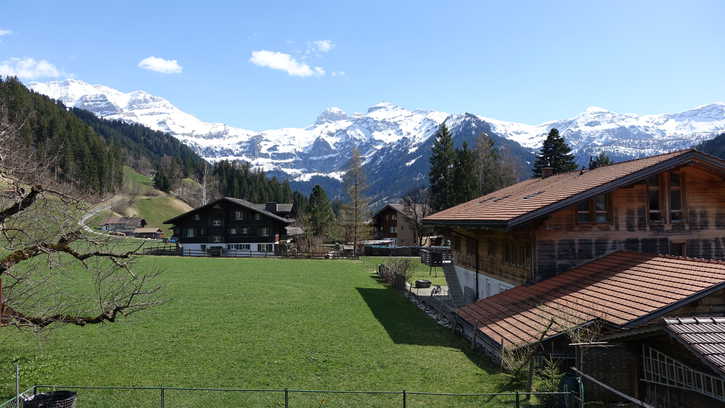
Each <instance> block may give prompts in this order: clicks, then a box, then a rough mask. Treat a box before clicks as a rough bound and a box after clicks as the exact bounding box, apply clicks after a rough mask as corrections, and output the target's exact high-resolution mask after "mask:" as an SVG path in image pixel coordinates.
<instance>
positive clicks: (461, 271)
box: [454, 265, 514, 303]
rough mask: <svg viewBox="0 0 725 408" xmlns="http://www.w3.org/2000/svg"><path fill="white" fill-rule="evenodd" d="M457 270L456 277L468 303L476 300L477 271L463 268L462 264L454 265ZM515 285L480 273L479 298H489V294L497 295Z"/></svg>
mask: <svg viewBox="0 0 725 408" xmlns="http://www.w3.org/2000/svg"><path fill="white" fill-rule="evenodd" d="M454 268H455V271H456V277H457V278H458V282H459V283H460V285H461V289H462V290H463V296H464V299H465V301H466V303H472V302H474V301H476V300H477V299H476V272H474V271H471V270H468V269H466V268H463V267H461V266H458V265H455V266H454ZM513 287H514V286H513V285H511V284H509V283H506V282H503V281H501V280H498V279H496V278H493V277H491V276H488V275H485V274H483V273H479V274H478V299H483V298H487V297H489V296H493V295H496V294H498V293H501V292H503V291H505V290H508V289H511V288H513Z"/></svg>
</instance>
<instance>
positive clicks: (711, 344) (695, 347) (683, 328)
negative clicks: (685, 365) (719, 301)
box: [665, 317, 725, 374]
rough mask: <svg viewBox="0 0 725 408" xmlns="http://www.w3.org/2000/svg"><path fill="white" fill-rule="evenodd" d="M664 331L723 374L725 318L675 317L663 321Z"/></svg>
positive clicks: (724, 365) (724, 366)
mask: <svg viewBox="0 0 725 408" xmlns="http://www.w3.org/2000/svg"><path fill="white" fill-rule="evenodd" d="M665 330H666V331H667V332H668V333H669V334H670V335H671V336H672V337H674V338H676V339H677V340H679V341H680V342H681V343H682V344H683V345H685V346H686V347H687V348H689V349H690V350H692V351H693V352H694V353H695V354H697V355H698V356H699V357H700V358H701V359H702V360H703V361H705V363H707V364H709V365H710V366H712V367H713V368H714V369H715V370H717V371H718V372H720V373H722V374H725V317H676V318H666V319H665Z"/></svg>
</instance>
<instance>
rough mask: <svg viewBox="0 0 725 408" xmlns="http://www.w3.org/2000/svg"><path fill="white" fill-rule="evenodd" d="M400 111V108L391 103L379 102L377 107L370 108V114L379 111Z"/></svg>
mask: <svg viewBox="0 0 725 408" xmlns="http://www.w3.org/2000/svg"><path fill="white" fill-rule="evenodd" d="M393 109H400V106H398V105H396V104H394V103H391V102H385V101H383V102H378V103H376V104H375V105H373V106H371V107H369V108H368V113H371V112H375V111H379V110H393Z"/></svg>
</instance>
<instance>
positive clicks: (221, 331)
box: [0, 257, 506, 407]
mask: <svg viewBox="0 0 725 408" xmlns="http://www.w3.org/2000/svg"><path fill="white" fill-rule="evenodd" d="M375 264H376V262H375V260H365V261H347V260H279V259H210V258H181V257H142V258H141V259H140V261H139V264H138V265H137V269H138V270H150V269H152V268H161V269H162V270H163V274H162V278H161V279H162V281H163V285H164V295H163V296H164V298H165V299H166V300H167V302H166V303H165V304H163V305H161V306H158V307H156V308H155V309H152V310H148V311H145V312H141V313H138V314H135V315H132V316H130V317H128V318H124V319H121V320H120V321H119V322H118V323H115V324H105V325H102V326H93V327H58V328H55V329H51V330H48V331H46V332H43V333H41V334H39V335H35V334H32V333H29V332H21V331H17V330H12V329H7V328H5V329H0V374H1V376H0V379H1V380H0V386H1V387H2V388H0V389H1V390H2V393H1V394H2V395H3V396H8V395H9V394H11V393H12V391H11V390H12V384H13V366H12V363H13V361H19V362H20V364H21V365H22V367H23V381H22V382H23V386H24V387H28V386H30V385H33V384H37V383H46V384H65V385H117V386H129V385H134V386H158V385H161V384H163V385H165V386H181V387H224V388H262V389H270V388H274V389H281V388H285V387H289V388H297V389H332V390H388V391H400V390H403V389H405V390H409V391H430V392H434V391H436V392H459V393H481V392H494V391H498V390H499V389H500V387H501V386H502V384H504V383H505V382H506V378H505V376H504V375H503V374H499V373H497V371H496V369H494V368H492V367H491V366H489V365H488V364H487V363H486V362H485V361H484V360H483V359H482V358H481V357H479V356H478V355H476V354H473V353H471V352H470V351H469V349H468V346H467V344H466V342H465V341H463V340H462V339H461V338H459V337H457V336H455V335H454V334H453V333H452V332H451V331H450V330H448V329H445V328H443V327H441V326H439V325H437V324H436V323H435V322H434V321H433V320H431V319H429V318H428V317H427V316H426V315H425V314H424V313H423V312H422V311H420V310H419V309H418V308H416V307H415V306H414V305H413V304H411V303H410V302H408V301H407V300H406V299H405V298H404V297H403V296H402V295H401V294H400V293H398V292H396V291H394V290H392V289H388V288H386V287H384V286H383V285H381V284H380V283H378V282H377V281H376V280H375V279H374V277H373V266H374V265H375ZM79 398H80V399H79V401H83V403H82V406H94V407H105V406H108V407H111V406H112V407H126V406H128V407H132V406H133V407H139V406H143V407H146V406H148V407H157V406H158V396H157V394H155V393H154V394H149V392H148V391H138V392H127V391H123V392H121V391H118V392H105V393H104V392H100V391H82V392H81V394H80V396H79ZM166 398H167V400H166V401H167V402H166V406H168V407H175V406H188V407H195V406H209V405H217V404H218V405H219V406H248V405H240V404H246V403H249V404H251V405H250V406H280V401H281V397H280V395H279V394H240V393H225V394H223V395H222V394H212V393H204V392H196V393H194V392H187V393H182V392H180V391H176V392H169V393H168V394H167V397H166ZM294 398H295V400H294V401H296V403H295V404H294V405H290V406H304V407H307V406H315V407H319V406H351V407H352V406H362V407H364V406H400V400H399V398H398V397H392V396H375V397H371V396H366V397H362V396H344V395H330V394H327V395H319V394H304V395H300V394H297V395H294ZM415 398H417V403H416V399H415ZM415 398H413V397H411V399H410V400H409V405H408V406H410V407H416V406H421V407H422V406H473V404H474V403H477V405H475V406H486V405H484V404H483V401H482V400H481V399H480V397H478V398H464V400H465V401H464V400H457V402H458V403H460V404H461V405H458V404H453V403H452V401H451V400H450V399H446V398H443V397H438V398H435V399H433V397H424V396H416V397H415ZM174 401H176V403H174ZM181 401H184V402H183V404H182V403H181ZM141 402H143V403H141ZM499 402H500V401H499ZM225 403H226V404H230V405H224V404H225ZM492 403H493V402H492ZM468 404H472V405H468ZM490 406H496V405H490Z"/></svg>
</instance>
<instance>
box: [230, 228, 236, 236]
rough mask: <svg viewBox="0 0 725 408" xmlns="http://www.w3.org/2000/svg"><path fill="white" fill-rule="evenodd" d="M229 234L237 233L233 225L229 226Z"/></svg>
mask: <svg viewBox="0 0 725 408" xmlns="http://www.w3.org/2000/svg"><path fill="white" fill-rule="evenodd" d="M229 234H230V235H237V229H236V228H234V227H232V228H229Z"/></svg>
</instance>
